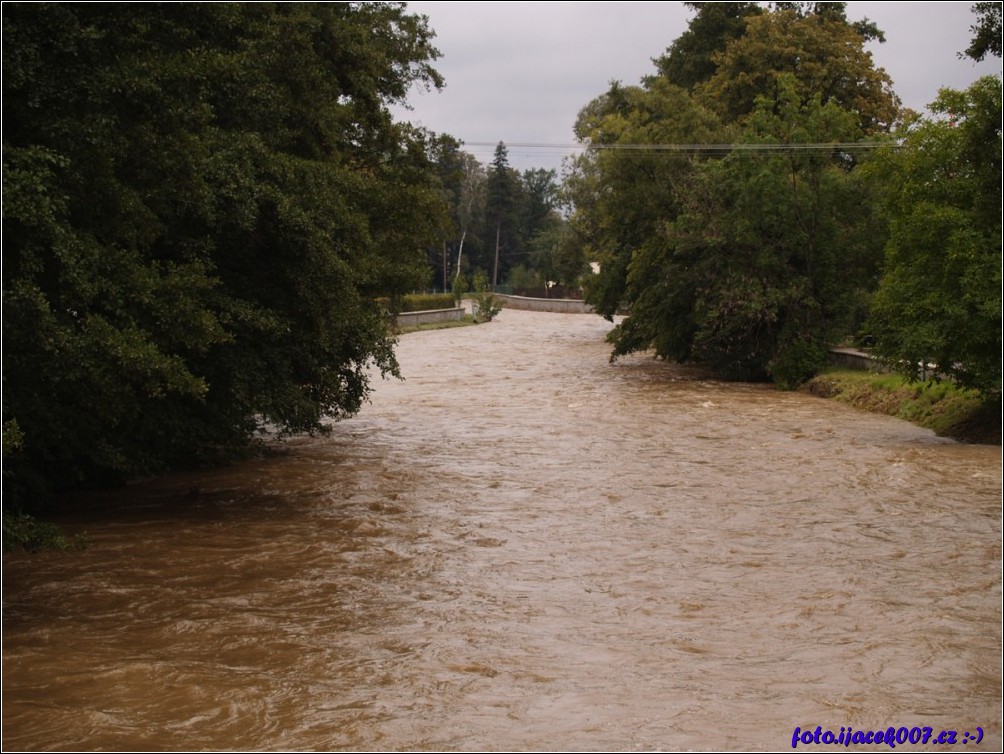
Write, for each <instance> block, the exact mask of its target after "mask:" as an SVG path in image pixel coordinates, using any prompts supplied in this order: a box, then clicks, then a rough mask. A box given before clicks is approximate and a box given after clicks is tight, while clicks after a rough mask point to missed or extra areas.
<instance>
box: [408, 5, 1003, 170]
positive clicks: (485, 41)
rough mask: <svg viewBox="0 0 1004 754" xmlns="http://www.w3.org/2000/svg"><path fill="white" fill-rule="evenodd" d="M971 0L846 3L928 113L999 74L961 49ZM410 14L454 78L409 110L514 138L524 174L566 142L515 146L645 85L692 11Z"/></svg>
mask: <svg viewBox="0 0 1004 754" xmlns="http://www.w3.org/2000/svg"><path fill="white" fill-rule="evenodd" d="M972 4H973V3H970V2H964V3H948V2H942V3H923V2H896V3H892V2H887V3H883V2H848V3H847V16H848V18H849V19H851V20H852V21H857V20H860V19H862V18H864V17H867V18H869V19H871V20H872V21H874V22H876V23H877V24H878V26H879V28H880V29H882V30H883V31H884V32H885V35H886V42H885V44H879V43H872V44H871V45H870V46H869V49H870V50H871V52H872V55H873V56H874V59H875V63H876V65H877V66H878V67H881V68H885V70H886V71H887V72H888V73H889V75H890V76H891V77H892V81H893V86H894V89H895V91H896V93H897V94H898V95H899V97H900V99H902V100H903V104H904V105H906V106H907V107H911V108H913V109H914V110H918V111H924V110H925V109H926V107H927V105H928V104H929V103H930V102H931V101H932V100H933V99H934V98H935V97H936V96H937V93H938V89H940V88H942V87H951V88H957V89H958V88H965V87H967V86H968V85H969V84H970V83H972V82H973V81H974V80H975V79H977V78H979V77H980V76H984V75H988V74H1000V73H1001V62H1000V61H999V60H998V59H997V58H990V59H989V61H984V62H983V63H980V64H976V63H974V62H973V61H971V60H969V59H968V58H967V59H965V60H960V59H959V58H958V56H957V53H958V52H960V51H962V50H964V49H965V48H966V47H968V46H969V43H970V41H971V37H972V34H971V32H970V28H969V27H970V26H972V24H973V23H974V21H975V16H974V14H973V13H972V11H971V7H972ZM408 10H409V12H411V13H418V14H422V15H425V16H428V18H429V25H430V27H431V28H432V29H433V30H434V31H435V32H436V39H435V44H436V47H438V49H439V50H440V52H441V53H442V57H441V58H440V59H439V60H438V61H437V63H436V68H437V69H438V70H439V72H440V73H442V74H443V76H444V77H445V79H446V86H445V88H444V89H443V90H442V91H439V92H436V91H431V92H424V91H415V92H413V94H412V95H411V97H410V100H409V102H410V104H411V106H412V108H413V109H412V111H411V112H402V111H396V112H398V114H399V117H400V118H402V119H405V120H410V121H412V122H414V123H417V124H420V125H423V126H425V127H426V128H429V129H431V130H433V131H436V132H438V133H448V134H451V135H453V136H455V137H457V138H458V139H461V140H462V141H464V142H465V147H464V148H465V149H466V151H468V152H471V153H473V154H474V155H476V156H477V157H478V159H480V160H481V161H482V162H489V161H490V160H491V156H492V153H493V151H494V145H495V144H497V143H498V142H499V141H504V142H506V144H507V145H509V162H510V164H511V165H512V166H513V167H515V168H518V169H520V170H523V169H526V168H529V167H546V168H559V167H560V165H561V160H562V157H564V156H565V155H567V154H568V153H569V150H568V149H540V148H525V147H518V146H514V145H516V144H520V143H532V144H573V143H574V141H575V139H574V135H573V133H572V126H573V124H574V123H575V118H576V115H577V114H578V112H579V110H580V109H581V108H582V107H583V106H584V105H586V104H587V103H588V102H589V101H590V100H592V99H593V98H594V97H596V96H598V95H599V94H602V93H603V92H604V91H606V90H607V88H608V87H609V84H610V82H611V81H613V80H617V81H620V82H622V83H624V84H637V83H639V81H640V80H641V78H642V77H643V76H646V75H648V74H650V73H653V72H654V70H655V67H654V65H653V64H652V58H655V57H658V56H659V55H661V54H662V53H663V52H664V51H665V50H666V48H667V47H668V46H669V45H670V44H671V43H672V42H673V40H675V39H676V38H677V37H678V36H679V35H680V34H681V33H683V32H684V31H685V30H686V29H687V24H688V21H689V19H690V17H691V16H692V13H691V12H690V11H689V10H688V9H687V8H686V7H684V5H683V3H677V2H672V3H669V2H658V3H632V2H617V3H611V2H597V3H581V2H580V3H567V2H566V3H559V2H526V3H523V2H497V3H495V2H478V3H465V2H409V3H408ZM479 144H485V145H486V146H479Z"/></svg>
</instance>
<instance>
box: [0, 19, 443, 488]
mask: <svg viewBox="0 0 1004 754" xmlns="http://www.w3.org/2000/svg"><path fill="white" fill-rule="evenodd" d="M431 38H432V34H431V32H430V31H429V29H428V28H427V26H426V20H425V19H424V18H422V17H418V16H410V15H407V14H406V13H405V12H404V9H403V6H401V5H398V4H382V3H372V4H319V5H310V4H289V5H284V4H275V5H273V4H192V5H188V4H177V5H162V4H118V5H116V4H113V5H101V4H93V5H87V4H15V3H10V4H5V5H4V7H3V42H4V44H3V73H4V76H3V99H4V108H3V142H4V143H3V165H4V175H3V180H4V192H3V210H4V212H3V230H4V236H3V237H4V266H3V348H4V359H3V377H4V391H3V416H4V425H5V427H6V426H17V427H18V428H19V430H20V433H21V436H22V442H21V443H20V447H19V448H18V450H17V451H16V452H15V453H14V454H13V457H12V458H11V459H10V460H9V461H8V460H7V459H5V471H6V470H7V469H8V468H10V469H11V470H12V471H16V474H15V476H16V480H15V481H16V482H17V484H14V485H13V486H11V487H8V485H7V484H6V480H5V492H15V491H16V490H15V488H17V487H18V486H19V485H20V488H21V489H22V493H21V494H13V495H12V496H10V497H7V498H6V499H5V505H6V504H9V503H14V504H23V503H28V502H30V501H29V497H31V495H32V494H33V493H30V492H28V491H27V490H28V487H30V486H31V485H30V482H29V480H30V479H48V480H53V482H54V484H55V485H56V486H57V487H59V488H68V487H73V486H77V485H81V484H95V483H104V482H108V481H114V480H120V479H123V478H128V477H130V476H134V475H136V474H140V473H148V472H151V471H157V470H161V469H164V468H169V467H172V466H176V465H179V464H190V463H197V462H200V461H204V460H206V459H211V458H218V457H219V456H221V455H225V454H229V453H231V452H234V451H236V450H238V449H240V448H242V447H245V446H246V445H247V443H248V442H249V441H250V440H251V439H252V438H253V437H255V436H256V434H257V433H258V432H259V431H262V430H264V429H266V428H272V429H273V430H274V431H276V432H278V433H279V434H283V433H290V432H298V431H309V430H317V429H321V428H323V426H324V425H323V422H322V420H323V418H324V417H326V416H334V417H338V416H344V415H346V414H350V413H352V412H354V411H356V410H357V409H358V408H359V406H360V405H361V403H362V401H363V400H364V399H365V397H366V394H367V390H368V365H370V364H375V365H376V366H377V368H378V369H379V370H380V371H382V372H384V373H392V372H395V371H396V364H395V362H394V358H393V352H392V345H393V340H392V337H391V335H390V334H389V332H388V329H387V326H386V322H385V321H384V319H383V317H382V314H381V312H380V310H379V307H378V306H377V305H376V304H375V303H374V301H373V298H374V297H375V296H377V295H381V294H386V293H393V292H396V291H403V290H407V289H409V288H411V287H413V286H414V285H415V284H416V282H418V281H421V279H422V278H423V276H424V274H425V270H426V266H425V262H424V255H425V249H426V248H427V247H428V246H429V245H430V243H432V242H433V240H434V239H435V238H436V234H437V230H438V228H439V227H440V226H441V222H440V220H439V218H440V212H441V209H442V204H441V198H440V196H439V195H438V193H437V191H436V186H435V182H434V181H433V180H432V178H431V172H430V170H429V165H428V158H427V151H428V150H427V142H428V138H427V135H426V134H424V133H423V132H421V131H418V130H415V129H411V128H410V127H408V126H404V125H401V124H397V123H394V122H393V120H392V119H391V116H390V112H389V109H388V105H389V104H390V103H393V102H398V101H401V100H403V98H404V97H405V96H406V95H407V93H408V91H409V88H410V87H411V85H412V84H413V83H424V84H426V85H429V86H438V85H440V84H441V79H440V78H439V75H438V74H437V73H436V72H435V70H434V69H433V68H432V66H431V61H432V60H433V59H434V58H435V57H436V56H437V52H436V50H435V49H434V48H433V47H432V45H431Z"/></svg>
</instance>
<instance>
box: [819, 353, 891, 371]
mask: <svg viewBox="0 0 1004 754" xmlns="http://www.w3.org/2000/svg"><path fill="white" fill-rule="evenodd" d="M830 363H831V364H835V365H836V366H839V367H847V368H848V369H867V370H868V371H869V372H888V371H889V370H888V369H887V368H886V367H884V366H883V365H882V364H880V363H879V362H878V361H877V360H876V359H875V357H874V356H872V355H871V354H869V353H865V352H864V351H858V350H856V349H854V348H831V349H830Z"/></svg>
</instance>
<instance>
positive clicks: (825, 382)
mask: <svg viewBox="0 0 1004 754" xmlns="http://www.w3.org/2000/svg"><path fill="white" fill-rule="evenodd" d="M806 389H807V390H808V391H809V392H810V393H812V394H813V395H818V396H820V397H822V398H834V399H836V400H838V401H843V402H844V403H848V404H850V405H852V406H856V407H857V408H863V409H865V410H867V411H874V412H876V413H882V414H889V415H890V416H897V417H899V418H900V419H906V420H907V421H910V422H913V423H914V424H918V425H920V426H921V427H927V428H928V429H933V430H934V431H935V433H936V434H938V435H942V436H945V437H954V438H955V439H957V440H962V441H964V442H976V443H986V444H993V445H1000V444H1001V408H1000V404H999V403H994V402H987V401H985V400H983V398H982V397H981V396H980V394H979V393H977V392H976V391H974V390H966V389H963V388H959V387H957V386H956V385H955V384H954V383H952V382H949V381H947V380H942V381H940V382H936V381H934V380H927V381H925V382H909V381H908V380H906V379H905V378H904V377H901V376H900V375H896V374H877V373H874V372H866V371H863V370H855V369H832V370H828V371H826V372H824V373H822V374H820V375H818V376H816V377H814V378H813V379H812V380H810V381H809V382H808V383H807V385H806Z"/></svg>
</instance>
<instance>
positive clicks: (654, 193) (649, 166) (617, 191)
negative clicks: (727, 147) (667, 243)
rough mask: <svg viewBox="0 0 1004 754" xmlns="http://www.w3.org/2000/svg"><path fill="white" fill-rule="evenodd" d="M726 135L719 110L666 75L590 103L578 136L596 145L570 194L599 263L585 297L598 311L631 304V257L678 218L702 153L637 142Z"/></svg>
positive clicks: (607, 313)
mask: <svg viewBox="0 0 1004 754" xmlns="http://www.w3.org/2000/svg"><path fill="white" fill-rule="evenodd" d="M722 133H723V128H722V125H721V123H720V121H719V120H718V119H717V118H716V117H715V115H714V114H713V113H711V112H709V111H708V110H707V109H706V108H704V107H701V106H700V105H699V104H698V103H697V102H695V100H694V99H693V98H692V97H691V96H689V95H688V94H687V92H686V91H685V90H683V89H682V88H680V87H678V86H676V85H674V84H672V83H670V82H669V81H667V80H666V79H665V78H663V77H653V78H652V79H650V80H647V81H646V82H645V84H644V85H643V86H636V87H625V86H622V85H620V84H613V85H612V86H611V88H610V90H609V91H607V92H606V93H605V94H604V95H602V96H601V97H598V98H597V99H596V100H594V101H593V102H591V103H590V104H589V105H587V106H586V107H585V108H583V110H582V112H581V113H580V114H579V119H578V121H577V123H576V134H577V135H578V137H579V139H580V140H582V141H584V142H585V143H587V144H588V145H589V146H590V147H592V149H590V150H589V151H587V152H586V153H585V154H584V155H583V156H582V157H580V158H578V159H577V160H576V162H575V163H574V166H575V169H574V170H573V171H572V172H571V173H570V174H569V176H568V177H567V178H566V181H565V192H566V195H567V196H568V198H569V201H570V202H571V203H572V204H574V206H575V213H574V214H573V216H572V218H571V220H570V224H571V232H572V234H573V236H574V237H575V238H577V239H579V242H580V244H581V247H582V248H583V250H584V254H585V256H586V258H587V259H588V260H590V261H592V262H597V263H598V264H599V265H600V273H599V275H596V276H594V277H593V278H591V279H590V281H589V285H588V286H587V287H586V300H587V301H588V302H590V303H591V304H592V305H593V306H594V308H595V309H596V311H597V312H598V313H599V314H601V315H603V316H604V317H607V318H609V319H612V318H613V316H614V315H615V314H617V313H618V312H619V311H620V310H621V309H622V308H624V307H625V306H630V305H631V302H632V300H633V296H634V290H633V289H632V290H629V287H628V269H629V266H630V264H631V260H632V257H633V256H634V255H635V254H636V253H637V252H638V250H639V249H640V248H642V247H643V246H645V245H646V244H648V243H651V242H652V241H653V239H655V238H657V237H659V235H660V233H661V231H662V229H663V227H664V225H665V223H666V222H670V221H672V220H674V219H675V218H676V217H677V215H678V214H679V212H680V209H681V196H682V194H681V191H680V186H682V185H683V183H684V182H685V181H686V179H687V176H688V175H689V174H690V172H692V171H693V170H694V169H695V165H696V164H697V163H698V162H699V161H700V159H701V158H700V157H699V156H696V155H695V154H692V153H688V152H685V151H675V150H667V151H657V150H648V149H635V148H631V147H632V146H635V147H636V146H637V145H673V144H681V143H684V144H692V143H714V142H716V141H721V140H722ZM618 145H627V148H624V149H619V148H617V147H618Z"/></svg>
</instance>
